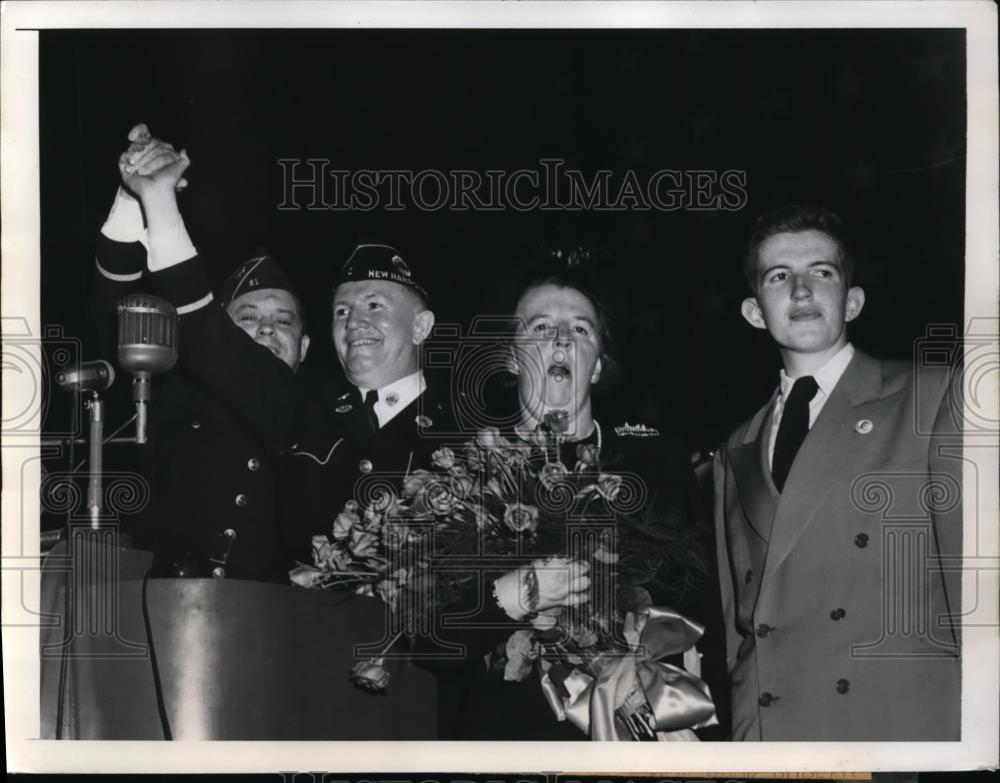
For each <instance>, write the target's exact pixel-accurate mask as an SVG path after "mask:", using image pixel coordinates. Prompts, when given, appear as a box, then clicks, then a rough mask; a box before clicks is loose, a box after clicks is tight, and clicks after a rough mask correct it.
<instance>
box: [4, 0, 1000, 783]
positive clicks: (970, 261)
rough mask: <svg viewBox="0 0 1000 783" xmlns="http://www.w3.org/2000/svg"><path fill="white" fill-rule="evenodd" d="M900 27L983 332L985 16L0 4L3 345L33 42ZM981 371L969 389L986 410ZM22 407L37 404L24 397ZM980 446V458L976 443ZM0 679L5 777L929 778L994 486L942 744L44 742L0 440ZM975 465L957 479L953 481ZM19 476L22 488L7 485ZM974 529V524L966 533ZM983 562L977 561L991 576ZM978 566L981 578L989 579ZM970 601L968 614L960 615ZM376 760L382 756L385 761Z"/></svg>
mask: <svg viewBox="0 0 1000 783" xmlns="http://www.w3.org/2000/svg"><path fill="white" fill-rule="evenodd" d="M237 20H238V26H239V27H240V28H281V27H286V28H287V27H297V28H307V27H314V28H315V27H329V28H369V27H373V28H374V27H394V28H463V27H470V28H490V27H515V28H577V27H579V28H631V27H653V28H656V27H662V28H683V27H699V28H730V27H735V28H774V27H782V28H832V27H836V28H897V27H898V28H904V27H905V28H914V27H927V28H931V27H941V28H959V27H964V28H965V30H966V35H967V90H968V123H967V125H968V145H967V149H968V163H967V175H966V176H967V180H966V182H967V184H966V204H967V214H966V272H967V274H966V288H965V321H966V323H967V324H968V323H970V321H971V320H972V319H973V318H976V317H979V318H982V319H984V321H985V322H990V321H992V325H993V329H994V331H995V329H996V326H997V320H996V315H997V306H998V303H997V291H998V288H1000V275H998V271H1000V265H998V257H1000V250H998V248H1000V238H998V225H997V214H998V213H1000V201H998V188H997V161H998V158H997V149H998V138H1000V137H998V120H997V117H998V102H997V83H998V82H997V26H996V23H997V10H996V6H995V5H994V4H993V3H990V2H966V1H965V0H958V1H956V2H898V3H891V4H887V3H875V2H715V3H708V2H703V3H699V2H623V3H606V2H581V3H568V2H530V3H503V2H482V3H474V2H427V3H424V2H394V3H383V2H357V3H349V2H344V3H330V2H282V3H276V2H242V1H240V0H237V1H235V2H144V3H132V2H30V3H29V2H8V3H5V5H4V7H3V17H2V44H3V45H2V50H0V51H2V55H0V56H2V69H0V73H2V113H0V118H2V120H0V121H2V135H3V142H2V152H0V159H2V189H3V192H2V219H3V226H4V230H3V234H2V259H3V260H2V274H3V277H2V282H3V285H2V314H3V318H4V321H3V323H4V337H5V339H6V338H7V337H8V336H9V335H12V334H14V333H15V332H16V330H17V329H23V330H24V331H25V333H27V334H29V335H30V334H34V335H38V334H39V332H40V330H41V326H42V325H41V322H40V315H39V295H40V286H39V268H40V246H39V236H38V233H39V232H38V226H39V222H40V214H39V178H38V162H39V141H38V116H39V115H38V104H39V101H38V33H37V30H39V29H74V28H101V27H123V28H137V29H141V28H200V27H232V26H234V21H237ZM997 381H998V374H997V373H994V374H993V375H992V376H991V378H990V379H988V381H987V382H986V383H985V385H984V386H983V387H981V388H980V393H981V394H983V395H984V397H983V398H982V400H981V403H982V404H983V405H984V406H986V409H987V410H993V411H997V410H1000V405H998V389H997V386H998V383H997ZM32 391H33V390H32V388H31V379H30V378H27V377H24V376H23V375H18V374H17V373H13V372H9V371H8V370H7V368H5V370H4V374H3V411H4V421H7V420H8V419H9V418H10V415H11V412H12V411H22V410H23V409H24V408H25V406H26V405H27V404H29V403H28V402H26V401H27V400H29V399H30V396H31V394H32ZM30 404H32V405H35V406H37V405H38V400H33V401H31V403H30ZM980 445H981V444H980ZM2 452H3V453H2V457H3V475H4V477H5V478H6V481H5V482H4V489H3V501H2V502H3V506H2V508H3V539H2V542H3V571H2V578H3V581H2V588H3V649H4V658H3V669H4V690H5V694H6V698H5V700H4V701H5V710H6V727H7V729H6V731H7V737H6V739H7V753H8V756H7V757H8V762H7V764H8V769H9V770H10V771H18V772H39V773H40V772H80V773H86V772H102V773H124V772H276V771H279V770H320V769H322V770H327V771H330V772H336V771H340V772H354V773H365V772H383V773H388V772H418V771H423V770H435V771H439V772H461V773H472V772H494V773H512V772H518V771H524V770H526V769H530V770H566V771H570V770H571V771H573V772H576V773H580V774H587V773H610V772H618V773H624V772H630V773H632V772H652V773H662V774H669V770H699V771H702V772H706V773H708V772H713V771H723V770H734V769H742V770H747V771H752V770H756V771H775V772H795V771H807V770H823V771H862V770H864V771H872V770H898V769H907V770H941V769H968V768H976V767H978V768H984V767H988V766H990V765H992V766H996V765H997V747H998V745H1000V739H998V726H997V715H998V699H1000V656H998V625H997V621H996V618H997V617H998V609H997V595H998V574H1000V568H998V565H997V564H998V560H997V557H998V551H1000V550H998V531H997V525H996V524H995V523H996V520H997V513H998V512H997V510H998V507H1000V503H998V497H997V486H996V484H995V483H994V482H992V481H990V482H985V481H981V482H980V485H979V486H980V490H981V492H980V495H979V497H978V508H976V509H973V508H972V505H973V504H968V506H967V508H966V524H965V532H966V535H965V545H964V546H965V555H966V557H968V558H978V559H979V561H980V562H982V563H986V564H987V570H982V571H974V570H971V569H970V570H969V571H967V572H966V573H965V575H964V581H963V612H964V613H968V612H971V611H972V610H973V609H975V611H976V613H977V615H978V616H979V617H984V616H985V617H988V618H993V624H992V625H987V626H985V627H965V628H964V630H963V640H964V643H963V655H964V659H963V677H962V682H963V702H962V736H963V739H962V740H961V741H960V742H954V743H944V742H942V743H726V744H720V743H711V744H701V743H669V744H666V745H664V744H659V743H648V744H647V743H639V744H628V745H626V744H618V743H613V744H604V743H600V744H599V743H564V744H559V743H521V744H518V746H517V753H511V752H510V746H509V745H505V744H503V743H472V742H463V743H448V742H428V743H404V742H399V743H392V744H391V749H390V747H387V744H386V743H380V742H331V743H307V742H281V743H278V742H254V743H249V742H246V743H245V742H225V743H208V742H205V743H187V742H182V743H163V742H148V743H147V742H127V743H123V742H82V741H75V742H59V741H43V740H39V739H37V732H38V726H39V705H38V693H39V690H38V682H39V679H38V678H39V664H38V659H37V649H38V628H37V623H36V626H32V623H33V622H36V621H35V620H33V619H32V618H33V613H34V612H37V607H38V606H39V598H40V589H39V571H38V570H37V564H38V551H39V550H38V533H39V530H38V520H39V507H38V492H37V488H38V482H39V478H40V474H39V466H40V460H39V454H40V453H39V443H38V439H37V437H26V438H23V439H18V440H16V441H12V440H11V439H10V438H8V439H6V440H5V442H4V443H3V449H2ZM975 453H976V460H977V463H978V472H979V474H980V475H981V476H984V477H987V476H996V475H997V474H998V471H997V444H992V446H988V447H987V448H977V449H976V452H975ZM975 469H976V468H975V466H969V465H967V466H966V483H967V485H968V484H969V481H970V480H971V479H972V475H973V473H972V472H973V471H974V470H975ZM22 480H23V482H24V483H23V485H22V486H18V485H17V482H18V481H22ZM976 518H978V519H980V520H986V521H990V520H992V524H984V525H980V526H979V527H978V538H976V537H974V536H972V535H970V534H971V533H972V532H973V531H974V530H977V528H975V527H973V526H972V525H971V524H970V522H971V521H972V520H973V519H976ZM989 564H992V566H990V565H989ZM989 568H992V570H988V569H989ZM977 600H978V605H976V604H975V603H974V602H976V601H977ZM390 750H391V752H387V751H390Z"/></svg>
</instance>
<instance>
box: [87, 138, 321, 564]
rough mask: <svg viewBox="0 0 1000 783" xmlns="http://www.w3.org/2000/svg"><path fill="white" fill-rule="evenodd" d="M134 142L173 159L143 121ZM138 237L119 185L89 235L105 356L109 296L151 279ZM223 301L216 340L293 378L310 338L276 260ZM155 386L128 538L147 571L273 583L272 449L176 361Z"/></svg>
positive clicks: (134, 214)
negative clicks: (139, 496)
mask: <svg viewBox="0 0 1000 783" xmlns="http://www.w3.org/2000/svg"><path fill="white" fill-rule="evenodd" d="M132 140H133V142H134V144H133V147H132V148H131V152H132V153H133V154H137V155H139V156H141V157H140V158H136V161H137V162H138V163H140V164H143V163H148V162H149V161H151V160H154V159H156V158H161V159H162V157H164V156H166V157H167V158H168V159H170V157H171V156H173V157H177V154H176V153H173V151H172V150H171V149H169V148H168V147H167V146H166V145H158V144H157V143H154V142H153V140H152V139H151V138H150V137H149V136H148V132H147V131H146V130H145V128H144V126H140V127H138V128H136V129H135V130H134V131H133V134H132ZM147 242H148V240H147V238H146V231H145V228H144V226H143V220H142V215H141V212H140V208H139V204H138V202H137V201H136V200H135V199H134V198H133V197H132V195H131V194H130V193H129V192H128V191H127V190H126V189H125V188H119V190H118V194H117V196H116V198H115V202H114V205H113V206H112V209H111V212H110V214H109V216H108V219H107V221H106V222H105V225H104V226H103V228H102V229H101V233H100V235H99V237H98V242H97V257H96V259H95V275H94V284H93V292H92V296H91V306H92V312H93V315H94V321H95V324H96V326H97V331H98V335H99V339H100V342H101V344H102V346H103V347H104V349H105V350H107V351H108V352H109V353H112V352H113V344H114V337H113V335H114V331H113V330H114V318H113V314H114V311H115V305H116V303H117V302H118V301H119V300H120V299H121V298H122V297H123V296H125V295H127V294H130V293H135V292H138V291H142V290H148V288H149V286H150V281H149V280H148V279H146V275H145V270H146V264H147V253H146V247H145V245H146V244H147ZM158 274H159V273H158ZM154 276H155V275H154ZM154 287H155V283H154ZM208 296H209V297H210V296H211V295H210V294H208ZM221 303H222V307H221V308H220V307H219V306H218V305H216V304H213V305H212V308H211V309H212V310H213V311H214V315H215V317H216V321H217V323H218V331H220V332H221V333H222V334H223V335H224V340H225V341H227V342H237V343H240V344H242V345H244V346H245V347H246V348H247V349H248V351H249V352H252V353H253V359H254V361H255V364H258V365H262V366H264V368H265V370H266V371H270V372H273V373H275V374H279V375H285V376H287V377H289V378H292V377H294V376H293V374H294V373H295V371H296V370H297V369H298V366H299V364H300V362H301V361H302V359H303V358H304V357H305V355H306V351H307V350H308V347H309V337H308V336H307V335H306V334H305V332H304V329H305V322H304V317H303V312H302V307H301V304H300V302H299V299H298V297H297V296H296V295H295V292H294V290H293V289H292V287H291V284H290V283H289V281H288V279H287V277H286V276H285V274H284V273H283V272H282V270H281V268H280V267H279V266H278V265H277V264H276V263H275V261H274V260H273V259H271V258H270V257H268V256H261V257H259V258H253V259H250V260H249V261H247V262H246V263H244V264H243V265H241V266H240V268H239V269H237V270H236V272H234V273H233V274H232V275H231V276H230V277H229V279H228V280H227V281H226V282H225V284H224V285H223V287H222V290H221ZM182 321H183V317H182ZM236 327H239V328H236ZM202 337H203V336H202V335H190V336H189V339H191V338H193V339H195V340H198V339H201V338H202ZM261 347H263V348H266V349H267V350H261ZM275 359H277V360H278V361H275ZM156 385H157V388H156V391H155V401H154V404H153V406H152V410H153V420H152V430H151V434H150V444H149V446H147V447H144V448H145V449H146V453H145V454H144V455H143V458H144V459H145V461H146V464H147V465H148V467H147V473H148V475H149V477H150V480H151V484H152V492H151V505H150V507H149V509H148V511H147V512H146V513H145V514H144V515H142V517H141V518H140V519H139V520H138V524H137V526H136V529H135V534H134V535H135V539H134V540H135V543H136V544H137V545H139V546H140V547H142V548H148V549H151V550H152V551H153V552H154V568H155V571H156V572H157V573H160V574H163V575H174V576H209V575H214V576H218V577H221V576H226V577H230V578H243V579H266V578H274V577H275V576H276V575H277V572H276V568H275V563H274V548H275V529H274V520H275V480H276V476H277V453H276V451H275V450H274V449H270V450H269V449H268V448H267V447H266V445H265V444H264V443H263V442H262V440H261V439H260V438H259V437H258V436H257V434H256V433H255V432H254V431H253V429H252V428H251V427H248V426H247V424H246V423H245V422H244V421H242V420H240V418H239V417H238V416H237V415H235V414H234V412H233V411H232V410H231V408H230V407H229V406H228V405H227V404H226V403H225V402H224V401H223V400H222V399H220V398H219V396H218V395H216V394H214V393H213V392H212V391H211V390H210V389H208V388H206V387H205V385H204V384H203V383H201V382H200V381H199V380H198V379H197V378H196V377H194V376H192V375H191V374H190V373H188V372H186V371H185V370H184V369H183V368H176V369H174V370H173V371H172V372H169V373H167V374H165V375H164V376H162V377H160V378H158V379H157V381H156Z"/></svg>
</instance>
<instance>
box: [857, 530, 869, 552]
mask: <svg viewBox="0 0 1000 783" xmlns="http://www.w3.org/2000/svg"><path fill="white" fill-rule="evenodd" d="M868 540H869V539H868V534H867V533H858V534H857V535H856V536H855V537H854V546H856V547H858V548H859V549H864V548H865V547H866V546H868Z"/></svg>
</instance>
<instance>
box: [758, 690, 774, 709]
mask: <svg viewBox="0 0 1000 783" xmlns="http://www.w3.org/2000/svg"><path fill="white" fill-rule="evenodd" d="M757 703H758V704H759V705H760V706H761V707H770V706H771V705H772V704H773V703H774V694H773V693H770V692H768V691H764V692H763V693H762V694H761V695H760V696H759V697H758V699H757Z"/></svg>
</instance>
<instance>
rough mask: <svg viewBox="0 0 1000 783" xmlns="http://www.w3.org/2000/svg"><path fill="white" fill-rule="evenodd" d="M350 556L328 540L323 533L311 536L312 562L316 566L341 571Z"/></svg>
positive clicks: (345, 566)
mask: <svg viewBox="0 0 1000 783" xmlns="http://www.w3.org/2000/svg"><path fill="white" fill-rule="evenodd" d="M349 562H350V557H349V556H348V554H347V552H345V551H344V550H343V549H341V548H340V546H339V545H338V544H336V543H334V542H332V541H330V540H329V539H328V538H327V537H326V536H325V535H320V536H313V563H314V564H315V565H316V566H317V567H318V568H325V569H327V570H333V571H343V570H344V569H346V568H347V564H348V563H349Z"/></svg>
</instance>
